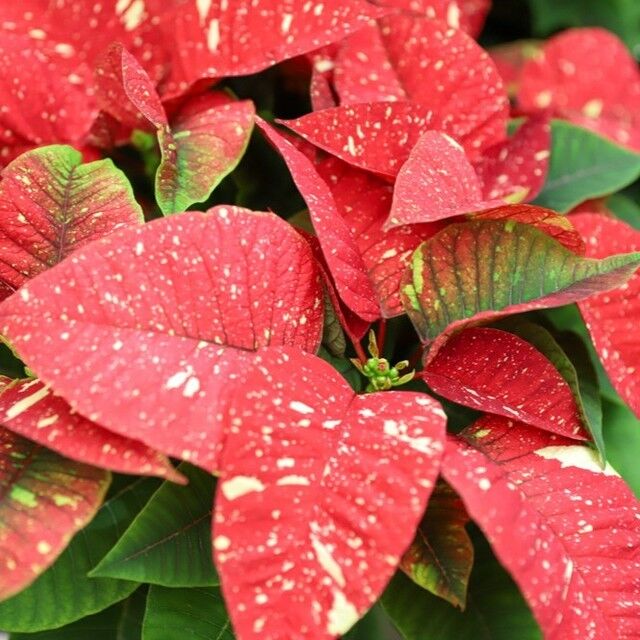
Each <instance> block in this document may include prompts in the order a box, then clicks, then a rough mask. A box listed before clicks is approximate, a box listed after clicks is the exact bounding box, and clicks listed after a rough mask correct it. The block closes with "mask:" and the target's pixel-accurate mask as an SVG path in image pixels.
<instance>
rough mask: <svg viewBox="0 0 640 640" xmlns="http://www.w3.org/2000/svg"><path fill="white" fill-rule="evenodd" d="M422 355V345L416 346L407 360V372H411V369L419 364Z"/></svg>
mask: <svg viewBox="0 0 640 640" xmlns="http://www.w3.org/2000/svg"><path fill="white" fill-rule="evenodd" d="M423 353H424V345H423V344H418V348H417V349H416V350H415V351H414V352H413V354H412V355H411V357H410V358H409V371H411V369H415V368H416V366H417V364H418V362H420V358H421V357H422V354H423Z"/></svg>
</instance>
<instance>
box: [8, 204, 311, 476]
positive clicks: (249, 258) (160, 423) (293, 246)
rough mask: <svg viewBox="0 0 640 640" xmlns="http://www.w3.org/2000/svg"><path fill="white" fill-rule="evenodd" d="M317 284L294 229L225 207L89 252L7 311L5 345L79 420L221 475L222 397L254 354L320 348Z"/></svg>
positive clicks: (23, 293) (36, 283) (150, 227)
mask: <svg viewBox="0 0 640 640" xmlns="http://www.w3.org/2000/svg"><path fill="white" fill-rule="evenodd" d="M319 278H320V276H319V273H318V270H317V267H316V265H315V261H314V260H313V256H312V255H311V252H310V249H309V247H308V245H307V244H306V243H305V241H304V240H302V239H301V238H300V237H299V236H298V234H297V233H296V232H295V231H294V230H293V228H291V227H290V226H289V225H288V224H287V223H286V222H284V221H282V220H280V219H279V218H277V217H276V216H274V215H273V214H268V213H253V212H250V211H247V210H244V209H239V208H235V207H217V208H214V209H212V210H210V211H209V212H208V213H200V212H193V213H188V214H183V215H180V216H176V217H174V218H170V219H164V220H158V221H155V222H152V223H149V224H147V225H144V226H143V227H141V228H133V229H126V230H124V231H122V232H119V233H115V234H112V235H110V236H108V237H107V238H105V239H103V240H101V241H99V242H96V243H93V244H91V245H90V246H88V247H85V248H83V249H80V250H78V251H77V252H76V253H75V254H74V255H73V256H71V258H70V259H69V260H65V261H64V262H62V263H61V264H59V265H57V266H56V267H54V268H52V269H50V270H49V271H47V272H45V273H43V274H42V275H40V276H39V277H37V278H35V279H34V280H32V281H30V282H29V283H27V284H26V285H25V286H24V287H23V288H22V289H21V290H20V292H19V294H16V295H15V296H13V297H12V299H11V300H10V301H6V302H5V303H4V304H3V305H0V316H2V325H3V329H2V334H3V335H5V336H7V337H8V339H9V340H12V341H13V343H14V345H15V347H16V349H17V350H18V352H19V353H20V354H21V355H22V356H23V358H24V359H25V361H26V362H27V363H29V365H30V367H31V368H32V369H33V370H34V371H36V372H37V373H38V375H39V376H40V377H41V378H42V379H43V380H44V381H45V382H47V383H49V384H51V385H52V387H53V388H54V389H55V390H56V392H58V393H60V394H61V395H62V396H63V397H64V398H65V399H66V400H67V401H68V402H69V403H70V404H71V406H72V407H74V408H75V409H77V410H78V411H79V412H80V413H81V414H82V415H84V416H87V417H88V418H89V419H91V420H92V421H95V422H98V423H99V424H101V425H103V426H105V427H107V428H109V429H110V430H112V431H114V432H116V433H120V434H121V435H126V436H128V437H132V438H136V439H139V440H141V441H143V442H145V443H146V444H148V445H149V446H152V447H154V448H155V449H158V450H160V451H162V452H163V453H167V454H171V455H175V456H177V457H181V458H185V459H190V460H192V461H194V462H197V463H198V464H201V465H203V466H205V467H207V468H215V461H216V459H217V447H218V444H219V439H220V435H221V429H222V426H221V424H220V416H219V415H218V411H219V409H218V406H217V398H218V397H219V396H220V394H223V393H224V390H225V386H226V385H227V384H229V381H230V380H232V379H233V378H234V377H237V376H238V375H240V372H241V370H242V368H243V367H244V366H246V363H247V362H249V361H250V360H251V359H252V357H253V356H252V354H251V352H252V351H253V350H255V349H258V348H260V347H262V346H266V345H270V344H272V345H280V344H289V345H295V346H298V347H299V348H302V349H305V350H308V351H314V350H315V349H316V348H317V347H318V344H319V340H320V333H321V327H322V317H323V309H322V291H321V288H320V279H319Z"/></svg>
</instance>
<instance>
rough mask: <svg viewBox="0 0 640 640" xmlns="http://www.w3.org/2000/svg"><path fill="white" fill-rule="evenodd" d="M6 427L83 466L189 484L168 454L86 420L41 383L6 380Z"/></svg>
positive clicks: (1, 383)
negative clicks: (170, 460)
mask: <svg viewBox="0 0 640 640" xmlns="http://www.w3.org/2000/svg"><path fill="white" fill-rule="evenodd" d="M0 424H2V426H3V427H5V428H7V429H9V430H10V431H12V432H14V433H16V434H19V435H21V436H23V437H25V438H29V440H32V441H33V442H36V443H37V444H40V445H42V446H44V447H47V448H48V449H53V450H54V451H56V452H58V453H60V454H61V455H63V456H65V457H67V458H71V459H72V460H76V461H78V462H83V463H85V464H90V465H93V466H96V467H101V468H103V469H111V470H112V471H119V472H121V473H135V474H137V475H153V476H159V477H165V478H168V479H170V480H172V481H174V482H184V478H183V477H182V476H181V475H180V474H179V473H176V471H175V469H174V468H173V467H172V466H171V463H170V462H169V461H168V460H167V458H166V457H165V456H163V455H161V454H159V453H157V452H156V451H154V450H153V449H150V448H149V447H147V446H145V445H143V444H142V443H141V442H138V441H137V440H132V439H131V438H127V437H126V436H122V435H118V434H117V433H113V432H111V431H108V430H107V429H104V428H103V427H101V426H99V425H97V424H95V423H93V422H91V421H89V420H87V419H86V418H83V417H82V416H81V415H80V414H79V413H75V412H74V411H73V410H72V409H71V407H70V406H69V404H68V403H67V402H65V401H64V400H63V399H62V398H61V397H59V396H55V395H53V393H52V392H51V390H50V389H48V388H47V387H46V386H45V385H44V384H43V383H42V382H40V381H38V380H15V381H11V380H9V379H8V378H3V377H0Z"/></svg>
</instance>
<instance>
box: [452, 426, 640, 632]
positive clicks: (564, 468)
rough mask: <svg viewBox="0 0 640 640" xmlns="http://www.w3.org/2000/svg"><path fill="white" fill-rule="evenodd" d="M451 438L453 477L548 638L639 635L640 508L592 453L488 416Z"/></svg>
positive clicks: (622, 482)
mask: <svg viewBox="0 0 640 640" xmlns="http://www.w3.org/2000/svg"><path fill="white" fill-rule="evenodd" d="M463 435H464V437H465V439H466V440H467V441H469V442H470V444H466V443H463V442H462V441H461V440H458V439H456V440H453V441H452V442H451V444H450V445H449V447H448V448H447V452H446V455H445V458H444V460H443V474H444V476H445V478H446V480H447V481H448V482H449V483H450V484H451V485H452V486H453V487H454V489H456V491H457V492H458V493H459V494H460V496H461V497H462V499H463V501H464V503H465V506H466V507H467V510H468V511H469V514H470V515H471V517H472V519H474V520H475V521H476V522H477V523H478V524H479V525H480V527H481V528H482V529H483V530H484V532H485V533H486V535H487V537H488V538H489V541H490V542H491V544H492V546H493V549H494V551H495V552H496V554H497V556H498V558H499V559H500V561H501V562H502V564H503V565H504V566H505V567H506V568H507V569H508V570H509V571H510V573H511V575H512V576H513V578H514V579H515V581H516V582H517V583H518V585H519V587H520V589H521V590H522V592H523V594H524V596H525V598H526V599H527V601H528V603H529V605H530V607H531V609H532V611H533V613H534V615H535V617H536V618H537V620H538V622H539V623H540V626H541V627H542V631H543V633H544V637H545V638H547V639H548V640H570V639H575V640H583V639H584V638H592V639H594V640H596V639H597V640H609V639H610V638H619V639H620V640H631V638H636V637H637V636H638V634H640V621H639V619H638V616H637V615H636V611H637V607H638V606H640V598H639V595H638V584H639V583H640V530H639V528H638V521H639V520H640V509H639V508H638V502H637V500H636V499H635V497H634V496H633V494H632V493H631V491H630V489H629V488H628V487H627V486H626V484H625V483H624V481H623V480H622V479H621V478H620V477H619V476H618V474H617V473H616V472H615V471H614V470H613V469H612V468H611V467H610V466H608V465H607V466H606V467H604V468H603V467H602V466H601V463H600V461H599V460H598V457H597V454H596V453H595V451H593V450H592V449H590V448H588V447H585V446H582V445H577V444H575V443H574V442H572V441H571V440H567V439H565V438H561V437H559V436H556V435H553V434H549V433H547V432H545V431H540V430H537V429H533V428H530V427H526V426H525V425H523V424H520V423H514V422H511V421H509V420H507V419H505V418H499V417H494V416H487V417H486V418H483V419H481V420H480V421H478V422H477V423H476V424H475V425H474V426H473V427H471V428H469V429H468V430H467V431H465V432H464V434H463Z"/></svg>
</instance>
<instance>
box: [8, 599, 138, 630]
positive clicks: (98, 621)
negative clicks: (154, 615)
mask: <svg viewBox="0 0 640 640" xmlns="http://www.w3.org/2000/svg"><path fill="white" fill-rule="evenodd" d="M146 600H147V590H146V589H144V588H141V589H138V590H136V591H135V592H134V593H133V594H132V595H130V596H129V597H128V598H127V599H126V600H122V601H121V602H118V603H117V604H114V605H113V606H112V607H109V608H108V609H105V610H104V611H100V612H99V613H95V614H94V615H92V616H87V617H86V618H82V619H81V620H78V621H77V622H72V623H71V624H69V625H66V626H64V627H60V628H58V629H51V630H49V631H40V632H39V633H12V634H11V638H10V640H140V634H141V633H142V618H143V616H144V610H145V605H146Z"/></svg>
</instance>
